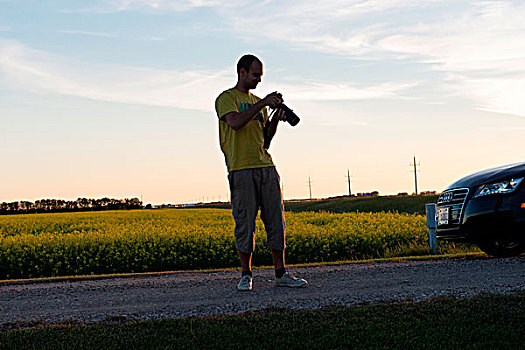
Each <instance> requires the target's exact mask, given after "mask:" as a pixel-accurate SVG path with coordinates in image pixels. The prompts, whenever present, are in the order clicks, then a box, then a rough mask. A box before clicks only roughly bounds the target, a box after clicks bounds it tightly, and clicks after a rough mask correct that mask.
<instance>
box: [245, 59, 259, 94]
mask: <svg viewBox="0 0 525 350" xmlns="http://www.w3.org/2000/svg"><path fill="white" fill-rule="evenodd" d="M241 73H244V74H243V75H241V78H242V81H243V85H244V87H245V88H246V89H248V90H250V89H255V88H256V87H257V84H259V83H260V82H261V77H262V75H263V69H262V65H261V64H260V63H259V62H257V61H253V62H252V65H251V66H250V70H249V71H248V72H246V71H245V70H244V69H241Z"/></svg>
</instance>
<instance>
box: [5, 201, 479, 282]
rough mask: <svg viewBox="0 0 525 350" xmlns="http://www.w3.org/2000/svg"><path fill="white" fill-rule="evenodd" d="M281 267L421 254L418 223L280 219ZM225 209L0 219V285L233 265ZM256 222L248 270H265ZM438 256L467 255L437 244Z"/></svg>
mask: <svg viewBox="0 0 525 350" xmlns="http://www.w3.org/2000/svg"><path fill="white" fill-rule="evenodd" d="M285 215H286V235H287V236H286V237H287V249H286V260H287V263H288V264H296V263H313V262H327V261H340V260H357V259H368V258H388V257H396V256H410V255H426V254H429V249H428V238H427V235H428V234H427V228H426V226H425V217H423V216H422V215H417V214H414V215H410V214H398V213H390V212H389V213H342V214H331V213H315V212H300V213H292V212H286V214H285ZM233 229H234V222H233V218H232V216H231V211H230V210H225V209H176V210H174V209H165V210H133V211H108V212H82V213H57V214H29V215H5V216H0V280H1V279H18V278H34V277H50V276H72V275H92V274H109V273H125V272H154V271H173V270H188V269H209V268H228V267H237V266H238V265H239V262H238V256H237V252H236V250H235V244H234V238H233ZM265 242H266V235H265V233H264V228H263V224H262V222H261V221H260V219H258V221H257V230H256V251H255V254H254V258H253V265H254V266H262V265H271V264H272V260H271V254H270V252H269V249H268V248H267V247H266V245H265ZM438 246H439V252H440V253H452V252H466V251H469V250H475V248H470V247H468V246H463V245H454V244H452V243H443V242H440V243H439V244H438Z"/></svg>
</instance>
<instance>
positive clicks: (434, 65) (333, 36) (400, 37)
mask: <svg viewBox="0 0 525 350" xmlns="http://www.w3.org/2000/svg"><path fill="white" fill-rule="evenodd" d="M221 11H222V14H224V15H226V16H227V17H228V21H227V22H228V23H233V25H232V26H233V30H234V31H241V30H242V33H243V34H244V35H245V36H246V37H254V38H260V37H261V36H262V37H266V38H269V39H271V40H276V41H277V40H278V41H279V42H280V43H282V44H283V45H284V43H286V45H287V46H289V47H295V48H300V49H304V50H313V51H317V52H321V53H328V54H336V55H341V56H347V57H349V58H352V59H358V60H373V61H376V62H381V61H385V60H387V59H398V60H401V61H409V60H410V61H411V62H421V63H426V64H427V66H428V67H430V69H431V70H433V71H435V72H440V73H442V75H441V80H435V79H436V78H435V75H434V76H433V77H432V79H434V80H433V81H432V84H433V85H434V86H436V87H438V86H439V88H440V89H441V90H442V89H443V88H444V89H445V90H446V91H449V93H451V94H455V95H459V96H462V97H464V98H466V99H469V100H471V101H472V102H473V103H474V105H475V106H476V107H477V108H479V109H483V110H491V111H497V112H501V113H510V114H516V115H520V116H525V108H524V106H523V102H522V98H521V97H519V96H518V94H517V93H516V92H515V91H518V90H515V89H521V88H522V87H523V86H522V83H521V81H523V76H524V75H525V21H523V20H522V18H525V5H524V4H522V3H521V2H519V1H510V0H509V1H473V2H469V3H466V2H465V3H458V2H454V1H447V0H435V1H423V2H422V1H412V0H393V1H386V0H375V1H374V0H369V1H362V0H361V1H347V2H344V3H342V2H340V1H335V0H327V1H323V2H317V1H300V2H299V1H287V2H276V1H270V2H265V3H263V4H262V5H260V8H258V11H257V12H256V13H257V14H258V13H265V14H267V15H266V16H264V17H261V16H258V15H257V16H254V15H251V13H250V9H249V8H248V7H245V8H243V7H241V8H236V9H235V11H231V9H224V10H221ZM298 28H300V30H298Z"/></svg>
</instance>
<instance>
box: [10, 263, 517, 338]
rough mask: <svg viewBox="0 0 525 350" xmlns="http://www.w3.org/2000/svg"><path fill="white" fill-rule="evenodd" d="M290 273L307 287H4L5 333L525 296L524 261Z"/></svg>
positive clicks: (228, 280) (258, 281)
mask: <svg viewBox="0 0 525 350" xmlns="http://www.w3.org/2000/svg"><path fill="white" fill-rule="evenodd" d="M290 272H292V273H293V274H295V275H297V276H298V277H302V278H305V279H307V280H308V282H309V285H308V286H307V287H305V288H299V289H288V288H278V287H275V285H274V283H275V276H274V274H273V271H272V270H269V269H259V270H255V271H254V289H253V291H251V292H239V291H237V290H236V285H237V282H238V280H239V277H240V276H239V275H240V274H239V272H236V271H226V272H224V271H217V272H208V273H196V272H191V273H172V274H160V275H143V276H139V277H127V278H121V277H114V278H105V279H97V280H77V281H53V282H43V283H27V284H25V283H13V284H9V283H8V284H4V285H1V286H0V330H1V329H5V328H9V325H10V324H12V323H15V322H19V323H22V324H30V323H32V322H38V323H62V322H87V323H91V322H100V321H106V320H111V319H115V318H117V319H129V320H133V319H141V320H146V319H161V318H173V317H189V316H212V315H221V314H232V313H239V312H244V311H249V310H261V309H266V308H270V307H283V308H291V309H315V308H320V307H324V306H329V305H345V306H353V305H359V304H363V303H377V302H383V301H401V300H414V301H421V300H425V299H427V298H432V297H438V296H445V295H451V296H457V297H470V296H474V295H478V294H481V293H497V294H516V293H523V292H525V257H521V258H511V259H474V260H437V261H432V260H430V261H411V262H386V263H368V264H350V265H338V266H319V267H296V268H293V269H291V271H290Z"/></svg>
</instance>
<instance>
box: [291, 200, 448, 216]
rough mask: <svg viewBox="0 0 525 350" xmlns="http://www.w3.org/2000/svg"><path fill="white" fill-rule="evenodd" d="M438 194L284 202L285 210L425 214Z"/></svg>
mask: <svg viewBox="0 0 525 350" xmlns="http://www.w3.org/2000/svg"><path fill="white" fill-rule="evenodd" d="M438 197H439V196H437V195H432V196H381V197H363V198H361V197H351V198H350V197H339V198H329V199H322V200H304V201H296V202H286V203H285V208H286V210H287V211H293V212H300V211H318V212H320V211H325V212H331V213H348V212H371V213H379V212H398V213H407V214H420V215H425V204H427V203H436V202H437V199H438Z"/></svg>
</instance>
